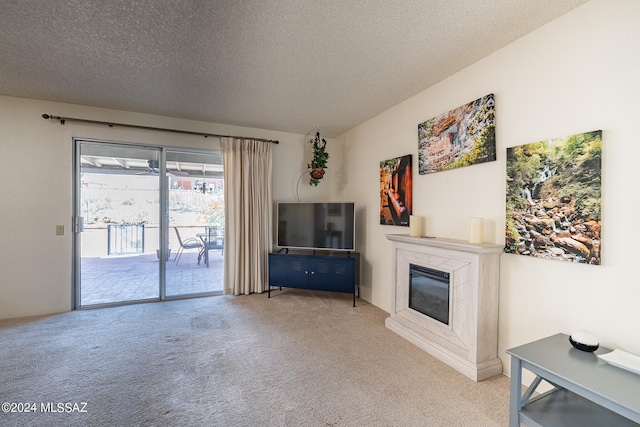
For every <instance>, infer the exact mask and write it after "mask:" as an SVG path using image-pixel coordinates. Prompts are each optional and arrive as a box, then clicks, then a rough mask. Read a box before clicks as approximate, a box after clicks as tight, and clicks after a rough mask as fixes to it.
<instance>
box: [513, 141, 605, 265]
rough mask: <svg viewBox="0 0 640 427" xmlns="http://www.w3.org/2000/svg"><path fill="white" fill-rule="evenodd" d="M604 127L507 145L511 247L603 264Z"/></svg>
mask: <svg viewBox="0 0 640 427" xmlns="http://www.w3.org/2000/svg"><path fill="white" fill-rule="evenodd" d="M601 157H602V131H601V130H597V131H592V132H587V133H581V134H577V135H571V136H568V137H565V138H556V139H550V140H546V141H538V142H533V143H530V144H526V145H520V146H517V147H511V148H507V200H506V202H507V204H506V206H507V210H506V236H505V252H507V253H512V254H519V255H527V256H532V257H537V258H545V259H554V260H560V261H569V262H576V263H583V264H600V259H601V251H600V229H601V215H600V213H601Z"/></svg>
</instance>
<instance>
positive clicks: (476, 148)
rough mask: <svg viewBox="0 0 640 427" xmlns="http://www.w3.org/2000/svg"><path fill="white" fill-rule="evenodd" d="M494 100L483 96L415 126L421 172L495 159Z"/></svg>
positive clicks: (422, 173) (492, 97) (425, 172)
mask: <svg viewBox="0 0 640 427" xmlns="http://www.w3.org/2000/svg"><path fill="white" fill-rule="evenodd" d="M495 129H496V123H495V100H494V96H493V94H489V95H486V96H483V97H482V98H479V99H476V100H475V101H472V102H469V103H467V104H464V105H462V106H460V107H458V108H455V109H453V110H451V111H449V112H447V113H444V114H441V115H439V116H437V117H434V118H432V119H430V120H427V121H426V122H422V123H420V124H419V125H418V172H419V173H420V175H425V174H428V173H433V172H438V171H444V170H448V169H455V168H460V167H463V166H470V165H475V164H478V163H484V162H491V161H494V160H496V131H495Z"/></svg>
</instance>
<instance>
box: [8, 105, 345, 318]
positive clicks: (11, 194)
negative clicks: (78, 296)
mask: <svg viewBox="0 0 640 427" xmlns="http://www.w3.org/2000/svg"><path fill="white" fill-rule="evenodd" d="M44 113H47V114H51V115H56V116H67V117H78V118H83V119H91V120H99V121H107V122H121V123H130V124H136V125H144V126H155V127H162V128H174V129H184V130H193V131H198V132H205V133H217V134H228V135H241V136H246V137H258V138H269V139H278V140H279V141H280V144H278V145H275V146H274V156H273V158H274V162H273V170H274V173H273V182H274V186H273V197H274V201H280V200H296V196H295V193H294V190H295V187H296V183H297V181H298V178H299V176H300V175H301V174H302V172H303V171H304V170H305V169H306V164H307V162H308V161H309V160H310V156H311V153H310V148H309V144H306V141H307V140H308V139H309V138H310V137H308V136H305V135H298V134H291V133H285V132H274V131H267V130H261V129H250V128H240V127H234V126H227V125H218V124H212V123H204V122H194V121H188V120H180V119H174V118H167V117H159V116H151V115H145V114H136V113H129V112H125V111H114V110H107V109H99V108H91V107H83V106H78V105H69V104H61V103H52V102H44V101H36V100H29V99H22V98H14V97H6V96H0V141H1V144H0V147H1V150H2V151H1V154H0V183H1V184H0V189H1V190H2V191H1V196H0V197H1V200H2V202H1V204H0V206H1V207H0V236H1V237H0V239H1V240H0V241H1V244H0V319H3V318H12V317H21V316H30V315H37V314H47V313H56V312H63V311H68V310H70V309H71V307H72V305H71V288H72V286H71V283H72V262H71V257H72V256H71V253H72V246H71V243H72V234H71V233H70V232H71V218H72V166H73V159H72V147H73V144H72V138H73V137H82V138H93V139H104V140H109V141H126V142H135V143H147V144H157V145H167V146H177V147H189V148H197V149H213V148H217V147H219V140H218V139H217V138H204V137H200V136H191V135H179V134H174V133H165V132H152V131H145V130H135V129H126V128H121V127H120V128H118V127H114V128H109V127H107V126H99V125H89V124H77V123H73V122H67V123H66V124H65V125H64V126H61V125H60V124H59V123H58V122H57V121H52V120H44V119H43V118H42V117H41V116H42V114H44ZM331 148H332V147H331V143H330V146H329V152H330V153H331ZM330 166H331V164H330ZM334 170H335V169H334V168H330V169H329V170H328V172H327V175H325V181H326V182H323V183H322V184H320V185H319V186H318V187H317V188H311V187H309V185H308V183H306V182H304V180H303V182H301V183H300V186H299V190H298V195H299V197H300V199H301V200H313V199H321V200H326V199H328V197H329V191H330V189H331V188H332V186H331V180H332V176H333V175H335V172H333V171H334ZM332 172H333V173H332ZM57 224H62V225H64V226H65V235H63V236H56V235H55V225H57Z"/></svg>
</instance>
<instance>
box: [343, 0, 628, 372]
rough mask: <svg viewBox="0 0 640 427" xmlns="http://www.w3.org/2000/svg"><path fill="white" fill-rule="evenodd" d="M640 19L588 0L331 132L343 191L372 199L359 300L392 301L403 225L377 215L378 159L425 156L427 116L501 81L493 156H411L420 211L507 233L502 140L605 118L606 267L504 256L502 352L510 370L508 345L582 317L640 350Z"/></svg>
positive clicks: (615, 341)
mask: <svg viewBox="0 0 640 427" xmlns="http://www.w3.org/2000/svg"><path fill="white" fill-rule="evenodd" d="M639 19H640V1H637V0H592V1H591V2H589V3H587V4H585V5H583V6H581V7H579V8H577V9H575V10H573V11H572V12H570V13H568V14H567V15H564V16H562V17H560V18H559V19H557V20H555V21H553V22H551V23H550V24H548V25H546V26H544V27H542V28H541V29H539V30H537V31H535V32H533V33H531V34H529V35H527V36H525V37H524V38H521V39H520V40H518V41H516V42H514V43H512V44H510V45H509V46H507V47H505V48H503V49H501V50H500V51H498V52H496V53H495V54H493V55H490V56H489V57H486V58H484V59H483V60H481V61H479V62H478V63H476V64H474V65H472V66H470V67H468V68H466V69H464V70H463V71H461V72H459V73H457V74H455V75H453V76H451V77H449V78H447V79H446V80H444V81H442V82H440V83H439V84H437V85H435V86H433V87H431V88H430V89H428V90H425V91H424V92H422V93H420V94H418V95H416V96H414V97H412V98H410V99H408V100H406V101H405V102H402V103H401V104H399V105H397V106H395V107H393V108H391V109H389V110H388V111H386V112H384V113H383V114H380V115H379V116H377V117H375V118H373V119H371V120H369V121H368V122H366V123H364V124H362V125H360V126H358V127H356V128H354V129H352V130H350V131H348V132H346V133H345V134H343V135H341V136H340V137H339V138H337V139H336V143H337V144H339V145H340V146H341V148H342V151H343V155H344V162H345V164H348V167H345V168H344V169H343V170H342V173H343V176H342V180H341V182H340V187H339V188H338V195H337V197H340V198H347V199H349V198H352V199H354V200H356V202H358V203H359V205H360V206H361V207H364V209H365V210H366V212H364V213H363V215H362V218H359V219H360V222H359V224H358V225H359V227H360V230H359V234H358V244H359V247H360V248H361V251H362V252H363V255H364V260H365V262H364V269H363V281H362V289H361V290H362V295H363V296H364V298H366V299H368V300H370V301H371V302H372V303H373V304H375V305H376V306H379V307H381V308H382V309H384V310H387V311H389V310H390V297H391V284H392V274H391V260H390V256H391V244H390V243H389V241H388V240H387V239H386V238H385V234H394V233H397V234H401V233H405V234H406V233H408V230H407V229H406V228H403V227H393V226H384V225H379V200H378V175H379V162H380V161H381V160H385V159H389V158H392V157H397V156H402V155H405V154H413V156H414V164H415V165H416V166H417V126H418V124H419V123H421V122H423V121H425V120H427V119H430V118H432V117H435V116H437V115H439V114H442V113H444V112H446V111H448V110H450V109H452V108H455V107H458V106H460V105H462V104H464V103H467V102H469V101H472V100H474V99H477V98H479V97H481V96H483V95H486V94H488V93H494V94H495V99H496V120H497V124H496V138H497V149H498V151H497V153H498V159H497V161H495V162H491V163H485V164H481V165H476V166H471V167H466V168H461V169H456V170H452V171H446V172H438V173H434V174H429V175H418V173H417V167H414V173H415V175H414V181H413V185H414V189H413V191H414V198H413V202H414V214H416V215H422V216H425V217H426V222H427V226H426V232H427V234H428V235H435V236H438V237H448V238H455V239H462V240H466V239H468V236H469V218H470V217H476V216H478V217H484V218H485V222H486V223H487V228H486V230H485V240H486V241H488V242H493V243H498V244H502V243H503V242H504V226H505V221H504V217H505V188H506V184H505V173H506V172H505V168H506V165H505V154H506V148H507V147H512V146H518V145H522V144H527V143H530V142H535V141H539V140H543V139H547V138H554V137H563V136H568V135H572V134H576V133H582V132H587V131H591V130H597V129H602V130H603V131H604V133H603V169H602V175H603V177H602V181H603V188H602V206H603V209H602V221H603V225H602V265H600V266H592V265H578V264H570V263H563V262H560V261H551V260H542V259H534V258H530V257H525V256H520V255H511V254H503V255H502V256H501V276H500V319H499V349H498V352H499V356H500V357H501V359H502V360H503V364H504V366H505V370H506V371H507V372H508V371H509V358H508V356H507V355H506V354H505V353H504V351H505V350H506V349H507V348H510V347H513V346H516V345H520V344H523V343H525V342H528V341H531V340H535V339H538V338H542V337H545V336H547V335H551V334H554V333H557V332H564V333H571V331H572V330H574V329H577V328H584V329H588V330H591V331H593V332H594V333H595V334H596V335H597V336H598V337H599V339H600V342H601V343H602V344H603V345H606V346H609V347H614V348H621V349H624V350H626V351H630V352H633V353H636V354H640V331H639V330H638V325H640V310H639V309H638V302H639V301H640V270H639V269H638V268H637V258H636V257H637V251H636V250H637V247H638V241H639V240H640V231H639V227H638V226H637V221H636V216H637V212H638V210H639V207H640V203H639V200H638V194H639V193H638V191H637V185H638V183H639V182H640V167H638V165H637V163H638V158H639V157H638V154H639V151H640V144H639V143H638V135H639V131H638V126H637V123H638V118H639V117H640V100H639V99H638V98H639V96H640V47H639V45H638V41H639V40H640V26H639V25H638V24H637V22H638V20H639ZM416 54H419V52H416ZM428 72H429V70H425V73H428Z"/></svg>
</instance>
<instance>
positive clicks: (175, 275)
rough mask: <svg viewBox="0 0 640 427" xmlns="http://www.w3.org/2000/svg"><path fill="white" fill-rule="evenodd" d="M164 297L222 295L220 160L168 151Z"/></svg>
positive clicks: (222, 201) (219, 156) (222, 235)
mask: <svg viewBox="0 0 640 427" xmlns="http://www.w3.org/2000/svg"><path fill="white" fill-rule="evenodd" d="M167 170H168V171H169V172H168V173H167V175H168V184H169V185H168V195H169V199H168V211H169V230H168V231H169V239H168V240H169V249H170V252H171V261H172V262H169V263H168V264H167V275H166V277H167V280H166V283H167V286H166V291H167V292H166V294H167V297H174V296H182V295H189V294H202V293H205V294H206V293H211V292H222V258H223V255H224V193H223V190H224V187H223V177H222V156H221V155H219V154H204V153H193V152H187V151H167Z"/></svg>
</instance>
